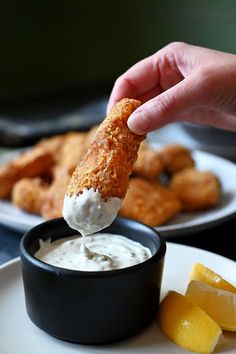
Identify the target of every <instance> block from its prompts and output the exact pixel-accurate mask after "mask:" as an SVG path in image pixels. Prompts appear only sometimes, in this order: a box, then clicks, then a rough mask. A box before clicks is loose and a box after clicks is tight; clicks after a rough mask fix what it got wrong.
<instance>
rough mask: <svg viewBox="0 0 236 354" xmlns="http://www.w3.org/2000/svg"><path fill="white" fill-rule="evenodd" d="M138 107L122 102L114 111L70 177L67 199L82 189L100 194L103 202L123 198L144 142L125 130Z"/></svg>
mask: <svg viewBox="0 0 236 354" xmlns="http://www.w3.org/2000/svg"><path fill="white" fill-rule="evenodd" d="M140 104H141V102H139V101H137V100H133V99H128V98H125V99H123V100H121V101H120V102H118V103H117V104H116V105H115V106H114V107H113V109H112V110H111V112H110V113H109V114H108V116H107V117H106V118H105V119H104V121H103V122H102V124H101V125H100V126H99V128H98V130H97V132H96V133H95V136H94V138H93V139H92V142H91V144H90V147H89V149H88V152H87V153H86V155H85V156H84V157H83V158H82V160H81V162H80V164H79V165H78V167H77V168H76V170H75V172H74V173H73V175H72V178H71V181H70V183H69V186H68V189H67V193H66V194H67V195H69V196H72V195H79V194H81V193H82V192H83V189H84V188H86V189H91V188H93V189H94V190H99V192H100V193H101V195H102V198H103V199H104V200H107V199H108V198H111V197H118V198H124V196H125V194H126V191H127V187H128V180H129V175H130V174H131V172H132V169H133V165H134V163H135V161H136V159H137V152H138V149H139V145H140V143H141V141H142V140H143V139H144V138H145V136H143V135H142V136H141V135H136V134H134V133H133V132H132V131H131V130H130V129H129V128H128V126H127V120H128V118H129V116H130V114H131V113H132V112H133V111H134V110H135V109H136V108H137V107H138V106H139V105H140Z"/></svg>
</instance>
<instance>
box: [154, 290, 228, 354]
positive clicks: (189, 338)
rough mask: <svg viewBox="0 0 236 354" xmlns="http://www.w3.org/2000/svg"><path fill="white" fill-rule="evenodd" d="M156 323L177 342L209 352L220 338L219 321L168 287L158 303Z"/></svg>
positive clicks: (196, 349) (188, 347) (187, 347)
mask: <svg viewBox="0 0 236 354" xmlns="http://www.w3.org/2000/svg"><path fill="white" fill-rule="evenodd" d="M158 321H159V327H160V329H161V331H162V332H163V333H164V334H165V335H166V336H167V337H168V338H169V339H171V340H172V341H173V342H175V343H176V344H177V345H179V346H181V347H183V348H185V349H188V350H192V351H194V352H197V353H203V354H208V353H212V352H213V351H214V350H215V347H216V345H217V344H218V343H219V342H220V341H221V337H222V331H221V328H220V327H219V326H218V324H217V323H216V322H215V321H214V320H213V319H212V318H211V317H209V316H208V315H207V314H206V313H205V312H204V311H203V310H202V309H201V308H200V307H198V306H197V305H195V304H193V303H192V302H191V301H190V300H189V299H188V298H187V297H185V296H183V295H181V294H179V293H177V292H175V291H170V292H169V293H168V294H167V296H166V297H165V298H164V299H163V301H162V302H161V304H160V310H159V316H158Z"/></svg>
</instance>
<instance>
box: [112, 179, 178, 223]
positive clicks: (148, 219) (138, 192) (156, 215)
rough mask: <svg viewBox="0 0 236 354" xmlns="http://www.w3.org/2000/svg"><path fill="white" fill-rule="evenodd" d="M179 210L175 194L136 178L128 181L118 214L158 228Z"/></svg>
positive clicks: (150, 182) (155, 184)
mask: <svg viewBox="0 0 236 354" xmlns="http://www.w3.org/2000/svg"><path fill="white" fill-rule="evenodd" d="M180 210H181V202H180V201H179V199H178V198H177V197H176V195H175V193H173V192H172V191H171V190H169V189H167V188H165V187H162V186H161V185H159V184H157V183H154V182H152V181H148V180H144V179H142V178H138V177H136V178H131V179H130V185H129V189H128V192H127V194H126V197H125V199H124V200H123V203H122V205H121V209H120V212H119V214H120V215H121V216H124V217H126V218H130V219H134V220H138V221H141V222H143V223H145V224H147V225H149V226H159V225H162V224H164V223H165V222H166V221H168V220H170V219H171V218H173V217H174V216H175V215H176V214H177V213H178V212H180Z"/></svg>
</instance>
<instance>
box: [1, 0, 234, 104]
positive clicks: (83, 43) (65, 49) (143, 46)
mask: <svg viewBox="0 0 236 354" xmlns="http://www.w3.org/2000/svg"><path fill="white" fill-rule="evenodd" d="M235 39H236V1H235V0H231V1H230V0H226V1H223V0H221V1H220V0H208V1H207V0H206V1H196V0H195V1H191V0H189V1H187V0H182V1H174V0H172V1H171V0H167V1H160V0H156V1H155V0H149V1H148V0H146V1H145V0H144V1H141V0H138V1H128V0H126V1H106V0H104V1H85V0H84V1H83V0H77V1H75V0H72V1H69V0H68V1H60V0H58V1H50V0H48V1H43V0H42V1H37V0H31V1H29V0H28V1H24V0H23V1H20V0H18V1H17V0H15V1H13V0H5V1H0V46H1V51H0V100H6V99H9V98H14V97H25V96H26V97H27V96H28V95H37V94H46V93H50V92H53V91H55V90H56V91H60V90H61V91H62V90H65V89H68V88H69V89H71V88H73V87H77V88H78V87H79V88H81V87H83V85H85V84H86V85H96V86H99V85H101V87H108V88H110V87H112V84H113V81H114V80H115V78H116V77H117V76H118V75H119V74H120V73H122V72H123V71H124V70H125V69H127V68H128V67H129V66H130V65H132V64H133V63H135V62H136V61H138V60H139V59H141V58H143V57H145V56H147V55H149V54H152V53H153V52H155V51H156V50H158V48H160V47H162V46H163V45H165V44H167V43H169V42H171V41H175V40H181V41H186V42H189V43H193V44H198V45H203V46H208V47H211V48H216V49H220V50H225V51H229V52H235V46H236V44H235Z"/></svg>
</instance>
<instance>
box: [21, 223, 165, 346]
mask: <svg viewBox="0 0 236 354" xmlns="http://www.w3.org/2000/svg"><path fill="white" fill-rule="evenodd" d="M103 232H108V233H111V234H120V235H124V236H126V237H128V238H130V239H132V240H134V241H137V242H140V243H141V244H142V245H144V246H146V247H148V248H149V249H150V250H151V253H152V257H151V258H150V259H148V260H146V261H145V262H143V263H140V264H137V265H134V266H131V267H127V268H123V269H118V270H109V271H99V272H90V271H89V272H85V271H75V270H68V269H63V268H59V267H55V266H52V265H49V264H46V263H44V262H42V261H40V260H38V259H36V258H35V257H34V253H35V252H36V251H37V250H38V248H39V239H42V240H46V239H48V238H51V240H52V241H53V240H56V239H59V238H62V237H67V236H72V235H75V234H76V232H75V231H74V230H72V229H70V228H69V226H68V225H67V223H66V222H65V221H64V220H63V219H62V218H61V219H55V220H51V221H47V222H44V223H42V224H40V225H38V226H36V227H34V228H33V229H31V230H30V231H29V232H28V233H26V234H25V235H24V237H23V239H22V241H21V247H20V248H21V262H22V273H23V281H24V290H25V303H26V309H27V313H28V315H29V317H30V319H31V320H32V322H33V323H34V324H35V325H36V326H38V327H39V328H41V329H42V330H43V331H45V332H47V333H48V334H50V335H52V336H54V337H57V338H60V339H63V340H67V341H72V342H77V343H83V344H98V343H109V342H115V341H119V340H122V339H125V338H128V337H130V336H133V335H135V334H136V333H138V332H139V331H140V330H142V329H143V328H144V327H146V326H147V325H148V324H149V323H150V322H151V321H152V320H153V319H154V318H155V316H156V313H157V311H158V306H159V296H160V287H161V281H162V273H163V263H164V256H165V251H166V244H165V241H164V240H163V239H162V238H161V237H160V236H159V235H158V233H157V232H156V231H155V230H154V229H152V228H150V227H148V226H146V225H143V224H141V223H139V222H136V221H132V220H128V219H121V218H117V219H116V220H115V221H114V222H113V224H112V225H110V226H109V227H107V228H106V229H104V230H103ZM111 237H112V236H111ZM111 242H112V239H111Z"/></svg>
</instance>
